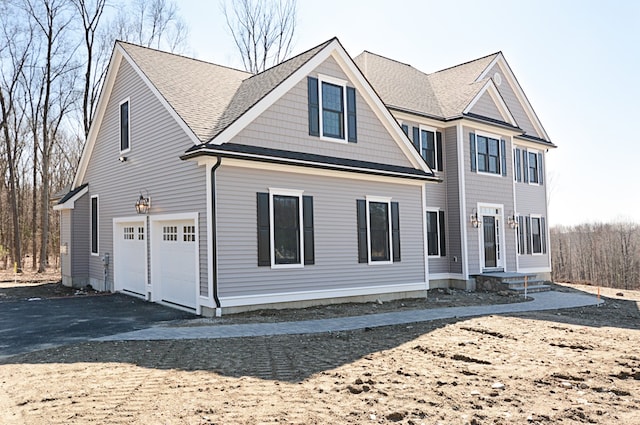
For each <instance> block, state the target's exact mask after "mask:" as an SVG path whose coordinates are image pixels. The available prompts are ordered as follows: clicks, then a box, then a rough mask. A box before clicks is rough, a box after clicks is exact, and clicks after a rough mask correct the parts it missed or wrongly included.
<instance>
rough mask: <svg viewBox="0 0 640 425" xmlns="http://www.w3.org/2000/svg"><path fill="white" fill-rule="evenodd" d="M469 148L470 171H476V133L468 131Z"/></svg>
mask: <svg viewBox="0 0 640 425" xmlns="http://www.w3.org/2000/svg"><path fill="white" fill-rule="evenodd" d="M469 150H470V152H471V171H476V135H475V134H474V133H469Z"/></svg>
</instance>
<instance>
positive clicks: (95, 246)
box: [91, 195, 98, 255]
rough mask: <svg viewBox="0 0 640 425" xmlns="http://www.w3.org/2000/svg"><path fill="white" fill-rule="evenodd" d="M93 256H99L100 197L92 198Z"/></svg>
mask: <svg viewBox="0 0 640 425" xmlns="http://www.w3.org/2000/svg"><path fill="white" fill-rule="evenodd" d="M91 254H93V255H98V196H97V195H96V196H92V197H91Z"/></svg>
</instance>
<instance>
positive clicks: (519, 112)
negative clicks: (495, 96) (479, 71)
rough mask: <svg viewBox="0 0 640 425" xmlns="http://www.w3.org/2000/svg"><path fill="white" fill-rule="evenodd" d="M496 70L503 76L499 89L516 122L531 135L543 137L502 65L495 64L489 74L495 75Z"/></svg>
mask: <svg viewBox="0 0 640 425" xmlns="http://www.w3.org/2000/svg"><path fill="white" fill-rule="evenodd" d="M496 72H497V73H498V74H500V76H501V77H502V84H500V85H499V86H497V87H498V91H499V92H500V94H501V95H502V98H503V99H504V102H505V103H506V104H507V107H508V108H509V110H510V111H511V114H512V115H513V117H514V118H515V119H516V123H517V124H518V126H519V127H520V128H521V129H523V130H524V131H525V132H526V133H527V134H529V135H532V136H536V137H541V135H540V134H538V132H536V130H535V128H534V126H533V124H532V123H531V120H530V119H529V117H528V115H527V113H526V112H525V110H524V107H523V105H522V104H521V103H520V101H519V100H518V97H517V96H516V94H515V92H514V89H513V87H511V85H510V84H509V82H508V80H507V78H506V77H505V76H504V74H503V73H502V71H501V70H500V66H499V65H498V64H496V65H494V67H493V69H492V70H491V71H489V73H488V74H487V75H490V76H493V75H494V74H495V73H496Z"/></svg>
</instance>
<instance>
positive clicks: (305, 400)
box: [0, 285, 640, 424]
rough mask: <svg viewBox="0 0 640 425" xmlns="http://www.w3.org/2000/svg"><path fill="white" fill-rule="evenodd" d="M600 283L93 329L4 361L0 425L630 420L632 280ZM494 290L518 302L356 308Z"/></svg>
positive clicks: (638, 318) (467, 299)
mask: <svg viewBox="0 0 640 425" xmlns="http://www.w3.org/2000/svg"><path fill="white" fill-rule="evenodd" d="M558 289H559V290H563V291H572V290H576V289H577V290H583V291H588V292H593V293H595V291H596V288H593V287H578V286H574V287H570V286H561V287H558ZM3 291H4V292H5V293H7V292H11V290H10V289H7V287H6V285H5V287H4V289H3V288H0V293H2V292H3ZM617 293H621V294H622V295H616V294H617ZM22 295H23V296H24V293H23V294H22ZM602 295H603V297H604V299H605V300H606V303H605V304H604V305H603V306H601V307H585V308H579V309H572V310H562V311H548V312H539V313H527V314H518V315H516V316H488V317H478V318H473V319H464V320H463V319H451V320H440V321H434V322H428V323H415V324H412V325H402V326H390V327H384V328H374V329H366V330H360V331H352V332H336V333H326V334H314V335H302V336H301V335H295V336H275V337H260V338H242V339H228V340H193V341H158V342H154V341H146V342H101V343H96V342H92V343H83V344H76V345H71V346H66V347H62V348H56V349H50V350H43V351H38V352H33V353H29V354H24V355H19V356H14V357H10V358H7V359H4V360H2V361H0V424H86V423H95V424H131V423H133V424H270V423H289V424H380V423H401V424H511V423H513V424H523V423H524V424H526V423H529V424H553V423H562V424H578V423H597V424H640V382H639V381H640V348H639V347H640V312H639V308H640V292H633V291H621V290H611V289H603V292H602ZM9 297H10V296H5V299H9ZM18 298H19V297H18ZM500 298H502V302H508V301H516V300H515V299H513V297H499V296H496V295H489V294H466V293H462V292H459V291H454V292H453V293H449V294H447V293H443V292H437V291H433V294H432V295H431V297H430V299H429V301H426V302H425V301H424V300H422V301H417V300H416V301H407V302H403V303H383V304H382V305H379V304H367V305H365V306H361V307H360V309H359V310H356V311H358V312H361V313H366V312H367V311H369V312H377V311H383V310H387V309H389V308H433V307H441V306H446V305H468V304H478V303H497V302H499V301H500ZM12 299H14V297H12ZM436 299H437V301H436ZM403 304H404V305H403ZM0 308H2V298H0ZM345 310H348V311H349V312H352V310H351V309H350V308H349V307H343V308H338V307H335V306H334V307H331V308H315V309H307V310H305V311H301V312H296V311H285V312H282V315H283V317H288V318H312V317H329V316H331V315H344V314H345ZM252 317H253V319H252ZM273 317H275V315H274V314H273V312H271V313H267V312H262V313H261V312H258V313H253V314H249V313H245V314H243V315H239V316H236V317H233V316H228V317H227V318H226V319H225V320H226V323H234V322H248V321H252V320H254V321H265V320H269V321H271V320H277V319H274V318H273ZM204 321H205V319H201V320H199V321H198V322H200V323H199V324H203V323H202V322H204Z"/></svg>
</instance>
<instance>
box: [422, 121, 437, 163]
mask: <svg viewBox="0 0 640 425" xmlns="http://www.w3.org/2000/svg"><path fill="white" fill-rule="evenodd" d="M436 134H437V130H436V129H435V128H433V127H425V126H423V125H421V126H420V155H422V157H423V158H424V160H425V161H426V163H427V165H429V167H430V168H431V169H432V170H441V169H442V167H441V165H440V164H438V158H439V156H438V144H437V141H436V140H437V139H436ZM440 155H441V153H440ZM440 158H441V156H440Z"/></svg>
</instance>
